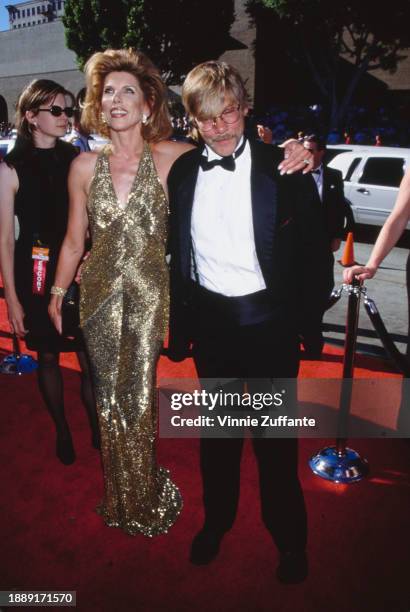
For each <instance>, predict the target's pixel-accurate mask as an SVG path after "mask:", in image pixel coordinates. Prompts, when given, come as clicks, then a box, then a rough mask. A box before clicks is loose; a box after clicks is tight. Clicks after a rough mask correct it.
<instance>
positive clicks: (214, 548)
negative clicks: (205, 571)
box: [189, 529, 224, 565]
mask: <svg viewBox="0 0 410 612" xmlns="http://www.w3.org/2000/svg"><path fill="white" fill-rule="evenodd" d="M223 536H224V534H223V533H222V534H220V533H215V532H214V531H211V530H210V529H201V531H199V532H198V533H197V534H196V536H195V537H194V539H193V540H192V545H191V554H190V557H189V560H190V561H191V563H193V564H194V565H208V563H210V562H211V561H212V560H213V559H215V557H216V556H217V554H218V552H219V546H220V544H221V541H222V538H223Z"/></svg>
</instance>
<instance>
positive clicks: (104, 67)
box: [81, 49, 172, 142]
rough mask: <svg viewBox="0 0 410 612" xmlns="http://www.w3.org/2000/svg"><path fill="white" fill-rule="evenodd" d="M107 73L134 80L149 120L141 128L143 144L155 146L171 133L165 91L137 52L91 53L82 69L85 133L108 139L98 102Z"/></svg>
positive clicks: (157, 73)
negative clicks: (126, 75)
mask: <svg viewBox="0 0 410 612" xmlns="http://www.w3.org/2000/svg"><path fill="white" fill-rule="evenodd" d="M111 72H129V73H130V74H132V75H134V76H135V78H136V79H137V81H138V83H139V86H140V87H141V90H142V93H143V95H144V98H145V101H146V102H147V104H148V106H149V107H150V111H151V112H150V116H149V118H148V120H147V123H146V124H143V125H142V136H143V138H144V140H146V141H147V142H158V141H159V140H163V139H164V138H167V137H168V136H169V135H170V134H171V132H172V127H171V120H170V116H169V112H168V106H167V89H166V86H165V84H164V82H163V81H162V79H161V75H160V73H159V71H158V69H157V68H156V67H155V66H154V64H153V63H152V62H151V60H150V59H149V58H148V57H147V56H146V55H145V54H144V53H141V52H140V51H134V50H133V49H107V50H106V51H104V52H98V53H94V55H92V56H91V57H90V59H89V60H88V61H87V63H86V65H85V76H86V84H87V93H86V96H85V101H84V107H83V113H82V116H81V125H82V126H83V128H84V130H85V131H87V132H88V133H91V132H97V133H99V134H101V135H102V136H106V137H109V136H110V132H109V127H108V125H107V124H106V123H104V122H103V120H102V116H101V98H102V93H103V87H104V81H105V78H106V76H107V75H108V74H110V73H111Z"/></svg>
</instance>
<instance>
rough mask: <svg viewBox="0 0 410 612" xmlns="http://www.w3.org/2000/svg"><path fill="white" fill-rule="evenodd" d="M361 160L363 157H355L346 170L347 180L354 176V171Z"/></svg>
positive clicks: (345, 178)
mask: <svg viewBox="0 0 410 612" xmlns="http://www.w3.org/2000/svg"><path fill="white" fill-rule="evenodd" d="M361 161H362V158H361V157H355V158H354V160H353V161H352V163H351V164H350V167H349V170H348V171H347V172H346V176H345V177H344V180H345V181H350V179H351V178H352V174H353V172H354V171H355V170H356V168H357V166H358V165H359V164H360V162H361Z"/></svg>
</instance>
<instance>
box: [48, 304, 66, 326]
mask: <svg viewBox="0 0 410 612" xmlns="http://www.w3.org/2000/svg"><path fill="white" fill-rule="evenodd" d="M62 303H63V298H62V297H61V296H60V295H52V296H51V299H50V303H49V305H48V315H49V317H50V319H51V321H52V322H53V325H54V327H55V328H56V330H57V331H58V333H59V334H62V333H63V319H62V316H61V305H62Z"/></svg>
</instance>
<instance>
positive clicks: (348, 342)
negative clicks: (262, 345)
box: [309, 280, 369, 484]
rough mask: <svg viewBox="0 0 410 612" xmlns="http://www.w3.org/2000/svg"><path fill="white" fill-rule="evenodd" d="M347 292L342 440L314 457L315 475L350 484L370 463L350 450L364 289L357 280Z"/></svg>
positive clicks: (339, 429)
mask: <svg viewBox="0 0 410 612" xmlns="http://www.w3.org/2000/svg"><path fill="white" fill-rule="evenodd" d="M343 289H344V290H345V291H347V293H348V295H349V302H348V310H347V320H346V339H345V351H344V357H343V379H342V387H341V392H340V400H339V420H338V437H337V440H336V445H335V446H328V447H325V448H323V449H322V450H321V451H319V452H318V453H317V454H316V455H314V456H313V457H311V459H310V460H309V465H310V468H311V469H312V471H313V472H314V473H315V474H317V476H320V477H321V478H325V479H326V480H331V481H332V482H335V483H343V484H348V483H351V482H356V481H358V480H361V479H362V478H363V477H364V476H366V474H367V473H368V471H369V467H368V463H367V461H366V460H365V459H362V458H361V457H360V455H359V454H358V453H357V452H356V451H355V450H353V449H351V448H348V447H346V437H347V431H348V425H349V418H350V405H351V400H352V390H353V371H354V357H355V348H356V337H357V330H358V324H359V308H360V298H361V293H362V287H361V284H360V283H359V281H357V280H354V281H353V282H352V284H351V285H344V286H343Z"/></svg>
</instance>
